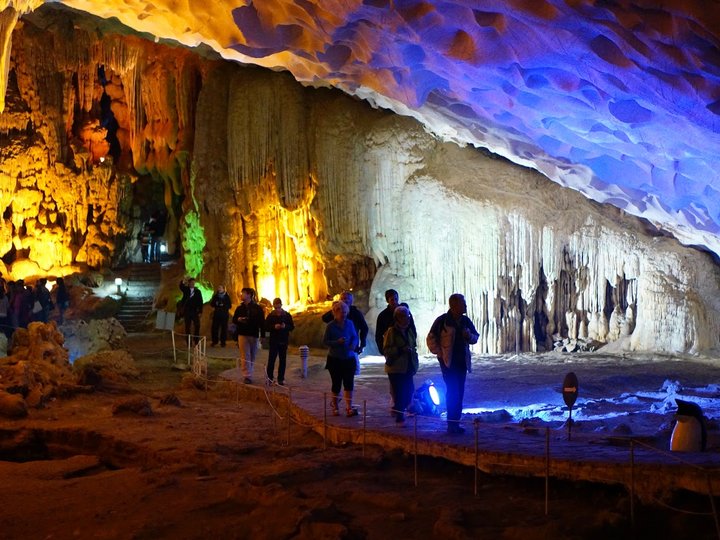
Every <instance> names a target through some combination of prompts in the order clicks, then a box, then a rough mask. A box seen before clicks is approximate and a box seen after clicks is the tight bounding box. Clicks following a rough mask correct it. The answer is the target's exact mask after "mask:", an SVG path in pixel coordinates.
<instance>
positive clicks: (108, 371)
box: [73, 350, 140, 390]
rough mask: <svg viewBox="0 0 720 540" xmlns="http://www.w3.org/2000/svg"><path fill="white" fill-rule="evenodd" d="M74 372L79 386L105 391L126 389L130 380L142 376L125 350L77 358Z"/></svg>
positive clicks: (102, 352) (96, 353) (101, 352)
mask: <svg viewBox="0 0 720 540" xmlns="http://www.w3.org/2000/svg"><path fill="white" fill-rule="evenodd" d="M73 372H75V373H76V374H77V376H78V383H79V384H81V385H87V386H93V387H95V388H99V389H103V390H117V389H121V388H125V387H127V385H128V382H129V380H131V379H137V378H138V377H139V376H140V371H139V370H138V369H137V367H136V365H135V360H134V359H133V357H132V356H131V355H130V353H128V352H127V351H125V350H116V351H100V352H95V353H92V354H88V355H85V356H81V357H80V358H76V359H75V361H74V362H73Z"/></svg>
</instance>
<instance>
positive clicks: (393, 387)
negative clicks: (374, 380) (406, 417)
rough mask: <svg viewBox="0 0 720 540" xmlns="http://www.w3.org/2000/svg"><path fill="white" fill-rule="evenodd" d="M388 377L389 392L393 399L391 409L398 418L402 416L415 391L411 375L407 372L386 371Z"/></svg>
mask: <svg viewBox="0 0 720 540" xmlns="http://www.w3.org/2000/svg"><path fill="white" fill-rule="evenodd" d="M388 379H389V380H390V392H391V394H392V396H393V399H394V400H395V401H394V405H393V410H394V411H395V414H396V416H397V417H398V418H402V417H403V413H404V412H405V409H407V407H408V405H410V401H411V400H412V397H413V394H414V393H415V385H414V384H413V376H412V375H410V374H409V373H388Z"/></svg>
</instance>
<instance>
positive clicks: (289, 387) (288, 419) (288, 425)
mask: <svg viewBox="0 0 720 540" xmlns="http://www.w3.org/2000/svg"><path fill="white" fill-rule="evenodd" d="M291 412H292V387H291V386H288V406H287V439H286V444H287V446H290V414H291Z"/></svg>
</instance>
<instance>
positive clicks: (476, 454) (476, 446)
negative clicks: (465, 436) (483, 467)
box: [473, 418, 480, 497]
mask: <svg viewBox="0 0 720 540" xmlns="http://www.w3.org/2000/svg"><path fill="white" fill-rule="evenodd" d="M473 427H474V428H475V491H474V493H475V496H476V497H477V494H478V462H479V454H480V445H479V437H478V432H479V431H480V423H479V422H478V419H477V418H475V419H474V420H473Z"/></svg>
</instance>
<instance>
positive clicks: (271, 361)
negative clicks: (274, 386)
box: [265, 298, 295, 386]
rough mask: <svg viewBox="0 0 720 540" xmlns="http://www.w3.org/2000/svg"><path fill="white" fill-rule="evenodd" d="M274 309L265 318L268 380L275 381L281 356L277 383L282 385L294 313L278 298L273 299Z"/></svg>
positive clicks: (293, 326)
mask: <svg viewBox="0 0 720 540" xmlns="http://www.w3.org/2000/svg"><path fill="white" fill-rule="evenodd" d="M273 308H274V309H273V310H272V311H271V312H270V314H269V315H268V316H267V318H266V319H265V329H266V330H267V331H268V335H269V338H268V348H269V349H270V350H269V353H268V364H267V378H268V382H270V383H272V382H273V380H274V379H273V376H274V372H275V359H276V358H278V357H279V358H280V364H279V365H278V378H277V383H278V384H279V385H280V386H283V385H284V384H285V365H286V361H287V350H288V341H290V332H292V330H293V329H294V328H295V325H294V324H293V320H292V315H290V314H289V313H288V312H287V311H285V310H284V309H283V308H282V300H280V299H279V298H276V299H275V300H273Z"/></svg>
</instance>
